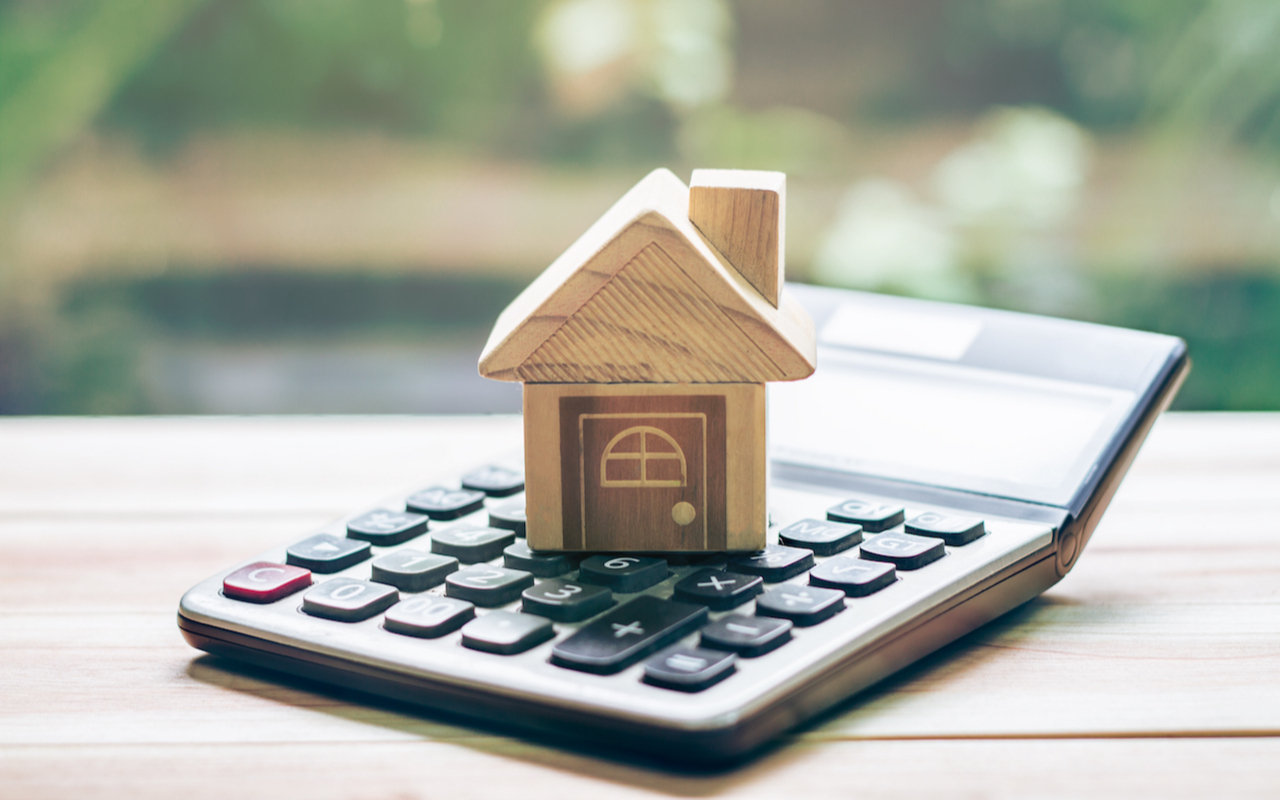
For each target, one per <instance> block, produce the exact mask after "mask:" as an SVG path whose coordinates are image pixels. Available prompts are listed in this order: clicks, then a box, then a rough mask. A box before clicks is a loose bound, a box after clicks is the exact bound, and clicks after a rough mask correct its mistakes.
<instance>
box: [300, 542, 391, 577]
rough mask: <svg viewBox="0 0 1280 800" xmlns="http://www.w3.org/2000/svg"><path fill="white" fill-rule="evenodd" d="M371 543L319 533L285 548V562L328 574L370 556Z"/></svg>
mask: <svg viewBox="0 0 1280 800" xmlns="http://www.w3.org/2000/svg"><path fill="white" fill-rule="evenodd" d="M370 552H371V551H370V548H369V543H368V542H360V541H356V540H355V539H346V538H343V537H341V536H334V535H333V534H330V533H318V534H316V535H315V536H312V537H311V538H309V539H303V540H302V541H300V542H298V543H297V544H294V545H290V546H289V548H288V549H287V550H285V556H286V558H285V563H286V564H292V565H293V566H295V567H302V568H303V569H309V570H311V571H312V572H319V573H321V574H328V573H330V572H340V571H341V570H344V569H346V568H347V567H349V566H351V565H352V564H359V563H360V562H361V561H364V560H365V559H366V558H368V557H369V553H370Z"/></svg>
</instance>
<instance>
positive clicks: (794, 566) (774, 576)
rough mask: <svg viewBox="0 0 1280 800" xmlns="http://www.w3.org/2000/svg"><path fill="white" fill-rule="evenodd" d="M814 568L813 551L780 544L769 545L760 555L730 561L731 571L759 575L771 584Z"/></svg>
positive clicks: (753, 554) (739, 557) (740, 557)
mask: <svg viewBox="0 0 1280 800" xmlns="http://www.w3.org/2000/svg"><path fill="white" fill-rule="evenodd" d="M812 567H813V551H812V550H802V549H800V548H798V547H785V546H783V545H780V544H771V545H767V546H766V547H765V548H764V549H763V550H761V551H760V552H758V553H751V554H750V555H745V556H738V557H737V558H733V559H730V560H729V569H730V570H732V571H733V572H742V573H746V574H747V575H759V576H760V577H761V578H764V579H765V580H766V581H768V582H769V583H777V582H778V581H785V580H786V579H787V578H794V577H795V576H797V575H799V574H800V573H801V572H804V571H805V570H807V569H811V568H812Z"/></svg>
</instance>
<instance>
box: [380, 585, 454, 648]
mask: <svg viewBox="0 0 1280 800" xmlns="http://www.w3.org/2000/svg"><path fill="white" fill-rule="evenodd" d="M475 618H476V607H475V604H473V603H468V602H467V601H466V600H459V599H457V598H456V597H436V596H434V595H423V596H422V597H411V598H409V599H408V600H402V601H400V602H399V603H396V604H395V605H394V606H392V607H391V608H389V609H387V616H386V617H385V618H384V620H383V623H382V626H383V627H384V628H386V629H387V630H389V631H394V632H395V633H402V634H404V635H405V636H420V637H422V638H424V639H434V638H436V637H438V636H444V635H445V634H446V633H453V632H454V631H456V630H457V629H458V628H461V627H462V626H463V625H465V624H467V623H468V622H470V621H471V620H473V619H475Z"/></svg>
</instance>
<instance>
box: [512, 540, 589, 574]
mask: <svg viewBox="0 0 1280 800" xmlns="http://www.w3.org/2000/svg"><path fill="white" fill-rule="evenodd" d="M502 566H504V567H506V568H507V569H522V570H524V571H525V572H531V573H533V574H534V576H536V577H538V578H554V577H556V576H557V575H563V574H565V573H566V572H568V571H569V570H571V569H573V562H571V561H569V558H568V557H567V556H565V555H563V554H561V553H535V552H534V551H533V550H530V549H529V545H527V544H525V543H524V542H516V543H514V544H509V545H507V548H506V549H505V550H503V551H502Z"/></svg>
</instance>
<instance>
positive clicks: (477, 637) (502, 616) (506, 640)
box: [462, 611, 556, 656]
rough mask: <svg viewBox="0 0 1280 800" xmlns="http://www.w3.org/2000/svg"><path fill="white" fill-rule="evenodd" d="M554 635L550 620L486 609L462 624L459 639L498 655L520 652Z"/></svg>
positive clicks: (515, 612)
mask: <svg viewBox="0 0 1280 800" xmlns="http://www.w3.org/2000/svg"><path fill="white" fill-rule="evenodd" d="M555 635H556V632H555V628H553V627H551V620H549V619H547V618H546V617H535V616H533V615H532V614H521V613H520V612H518V611H490V612H489V613H488V614H485V615H484V616H483V617H476V618H475V619H473V620H471V621H470V622H468V623H467V624H466V625H464V626H462V643H463V644H464V645H465V646H467V647H470V648H471V649H472V650H483V651H484V652H486V653H497V654H498V655H502V656H510V655H515V654H516V653H523V652H524V651H525V650H528V649H529V648H530V647H536V646H537V645H540V644H542V643H543V642H545V641H547V640H548V639H550V638H552V637H554V636H555Z"/></svg>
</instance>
